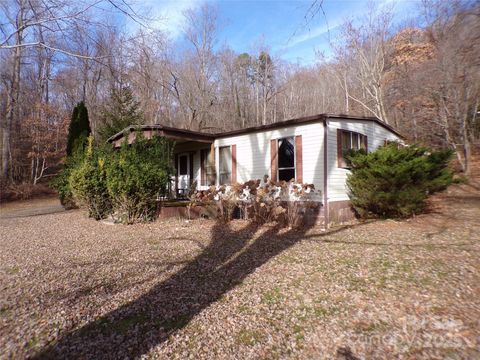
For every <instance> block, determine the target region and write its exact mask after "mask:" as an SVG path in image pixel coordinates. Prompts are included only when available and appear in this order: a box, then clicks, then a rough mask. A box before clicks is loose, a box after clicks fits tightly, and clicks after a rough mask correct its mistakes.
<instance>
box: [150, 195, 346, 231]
mask: <svg viewBox="0 0 480 360" xmlns="http://www.w3.org/2000/svg"><path fill="white" fill-rule="evenodd" d="M213 210H214V208H212V207H204V206H191V207H188V206H187V203H185V202H183V203H178V204H175V203H173V204H166V205H163V204H161V203H160V204H159V207H158V212H157V214H158V218H159V219H169V218H181V219H198V218H200V217H207V218H214V217H215V214H214V213H213ZM305 215H306V216H305V221H306V223H309V224H312V223H314V224H316V225H324V224H325V207H324V206H321V205H320V206H318V207H314V208H310V209H308V211H307V212H306V214H305ZM328 217H329V225H332V224H342V223H345V222H349V221H352V220H354V219H355V213H354V212H353V210H352V208H351V205H350V201H349V200H343V201H332V202H329V203H328Z"/></svg>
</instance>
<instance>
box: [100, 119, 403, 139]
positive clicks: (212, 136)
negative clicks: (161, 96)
mask: <svg viewBox="0 0 480 360" xmlns="http://www.w3.org/2000/svg"><path fill="white" fill-rule="evenodd" d="M328 119H336V120H343V119H345V120H353V121H373V122H375V123H377V124H378V125H380V126H382V127H383V128H385V129H387V130H388V131H390V132H392V133H393V134H395V135H397V136H398V137H400V138H401V139H403V140H405V139H406V137H405V136H403V135H402V134H400V133H399V132H398V131H397V130H395V129H394V128H393V127H392V126H391V125H389V124H387V123H385V122H383V121H381V120H380V119H379V118H377V117H372V116H357V115H349V114H331V113H322V114H317V115H312V116H304V117H300V118H293V119H288V120H283V121H279V122H275V123H271V124H266V125H259V126H252V127H247V128H244V129H238V130H232V131H226V132H220V133H215V134H210V133H205V132H201V131H193V130H187V129H180V128H174V127H169V126H164V125H160V124H155V125H130V126H127V127H126V128H125V129H123V130H122V131H119V132H118V133H116V134H115V135H112V136H111V137H109V138H108V140H107V142H109V143H110V142H112V141H114V140H117V139H118V138H120V137H122V136H123V135H125V134H127V133H128V132H131V131H135V130H160V131H165V132H175V133H179V134H185V135H193V136H198V137H202V138H204V139H211V140H214V139H216V138H224V137H228V136H234V135H241V134H248V133H252V132H257V131H263V130H269V129H277V128H281V127H285V126H291V125H296V124H298V125H301V124H306V123H311V122H315V121H322V120H328Z"/></svg>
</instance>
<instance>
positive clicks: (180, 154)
mask: <svg viewBox="0 0 480 360" xmlns="http://www.w3.org/2000/svg"><path fill="white" fill-rule="evenodd" d="M191 156H192V154H191V153H190V152H186V151H185V152H181V153H178V154H177V189H176V190H177V194H179V195H184V193H185V190H187V191H188V189H189V187H190V184H191V183H192V179H191V174H192V169H190V166H191V158H190V157H191ZM182 157H186V158H187V171H186V174H180V159H181V158H182ZM180 176H186V177H187V187H186V188H182V189H180ZM181 190H182V192H181Z"/></svg>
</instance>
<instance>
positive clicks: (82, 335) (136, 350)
mask: <svg viewBox="0 0 480 360" xmlns="http://www.w3.org/2000/svg"><path fill="white" fill-rule="evenodd" d="M310 227H311V226H306V227H303V228H302V229H300V230H283V231H280V228H278V227H268V226H267V227H263V228H258V226H257V225H255V224H254V223H247V225H246V226H245V227H243V228H241V229H238V230H234V229H232V227H231V226H230V225H229V224H225V223H222V222H218V223H216V224H215V225H214V226H213V227H212V230H211V237H212V240H211V242H210V244H209V245H208V246H207V247H205V248H204V249H203V250H202V252H201V253H200V254H199V255H198V256H197V257H195V259H193V260H192V261H190V262H189V263H188V264H186V265H185V266H184V267H183V268H182V269H180V270H179V271H178V272H177V273H175V274H173V275H172V276H171V277H170V278H168V279H166V280H165V281H163V282H161V283H159V284H158V285H156V286H155V287H153V288H152V289H151V290H150V291H149V292H147V293H145V294H144V295H142V296H141V297H139V298H137V299H135V300H133V301H131V302H129V303H127V304H125V305H123V306H121V307H119V308H117V309H115V310H113V311H111V312H110V313H107V314H106V315H104V316H102V317H101V318H99V319H97V320H96V321H94V322H92V323H89V324H87V325H85V326H83V327H81V328H79V329H76V330H73V331H71V332H68V333H66V334H64V335H63V336H60V338H59V339H58V340H57V341H56V342H54V343H52V344H50V345H49V346H47V347H46V348H44V349H43V350H41V351H40V352H39V353H38V354H37V355H36V356H34V358H35V359H44V358H71V357H72V356H73V357H75V358H88V359H90V358H92V359H93V358H94V359H105V358H107V359H113V358H135V357H139V356H141V355H142V354H145V353H147V352H148V351H149V350H150V349H152V348H153V347H155V346H157V345H159V344H161V343H162V342H164V341H165V340H166V339H167V338H168V337H169V336H171V335H172V334H173V333H174V332H175V331H177V330H179V329H181V328H183V327H184V326H186V325H187V324H188V323H189V322H190V321H191V320H192V319H193V317H195V315H197V314H198V313H200V312H201V311H202V310H204V309H206V308H207V307H208V306H209V305H210V304H212V303H214V302H215V301H217V300H219V299H220V298H221V297H222V296H223V295H224V294H225V293H226V292H228V291H229V290H231V289H233V288H234V287H236V286H237V285H239V284H240V283H242V281H243V280H244V279H245V278H246V277H247V276H248V275H249V274H251V273H252V272H254V271H255V269H257V268H258V267H260V266H262V265H263V264H265V263H266V262H267V261H269V260H270V259H271V258H273V257H274V256H276V255H278V254H280V253H281V252H283V251H284V250H286V249H288V248H290V247H291V246H293V245H294V244H295V243H297V242H299V241H301V240H302V239H303V237H304V235H305V233H306V232H307V231H308V229H309V228H310Z"/></svg>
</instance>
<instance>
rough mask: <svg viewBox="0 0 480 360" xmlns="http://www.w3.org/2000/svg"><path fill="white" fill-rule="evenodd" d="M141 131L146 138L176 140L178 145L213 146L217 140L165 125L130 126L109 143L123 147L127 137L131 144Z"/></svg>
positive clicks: (203, 134)
mask: <svg viewBox="0 0 480 360" xmlns="http://www.w3.org/2000/svg"><path fill="white" fill-rule="evenodd" d="M138 131H141V132H142V133H143V135H144V137H145V138H147V139H150V138H151V137H152V136H163V137H165V138H168V139H172V140H175V141H176V142H177V143H183V142H188V141H193V142H198V143H205V144H212V143H213V141H214V140H215V137H214V135H213V134H207V133H201V132H198V131H192V130H185V129H177V128H172V127H169V126H164V125H130V126H128V127H127V128H125V129H123V130H122V131H120V132H118V133H116V134H115V135H113V136H111V137H110V138H108V140H107V142H109V143H111V144H113V145H114V146H115V147H118V146H120V145H121V143H122V142H123V141H124V140H123V139H124V138H125V137H127V138H128V143H129V144H131V143H132V142H133V141H134V140H135V137H136V135H135V134H136V132H138Z"/></svg>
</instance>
